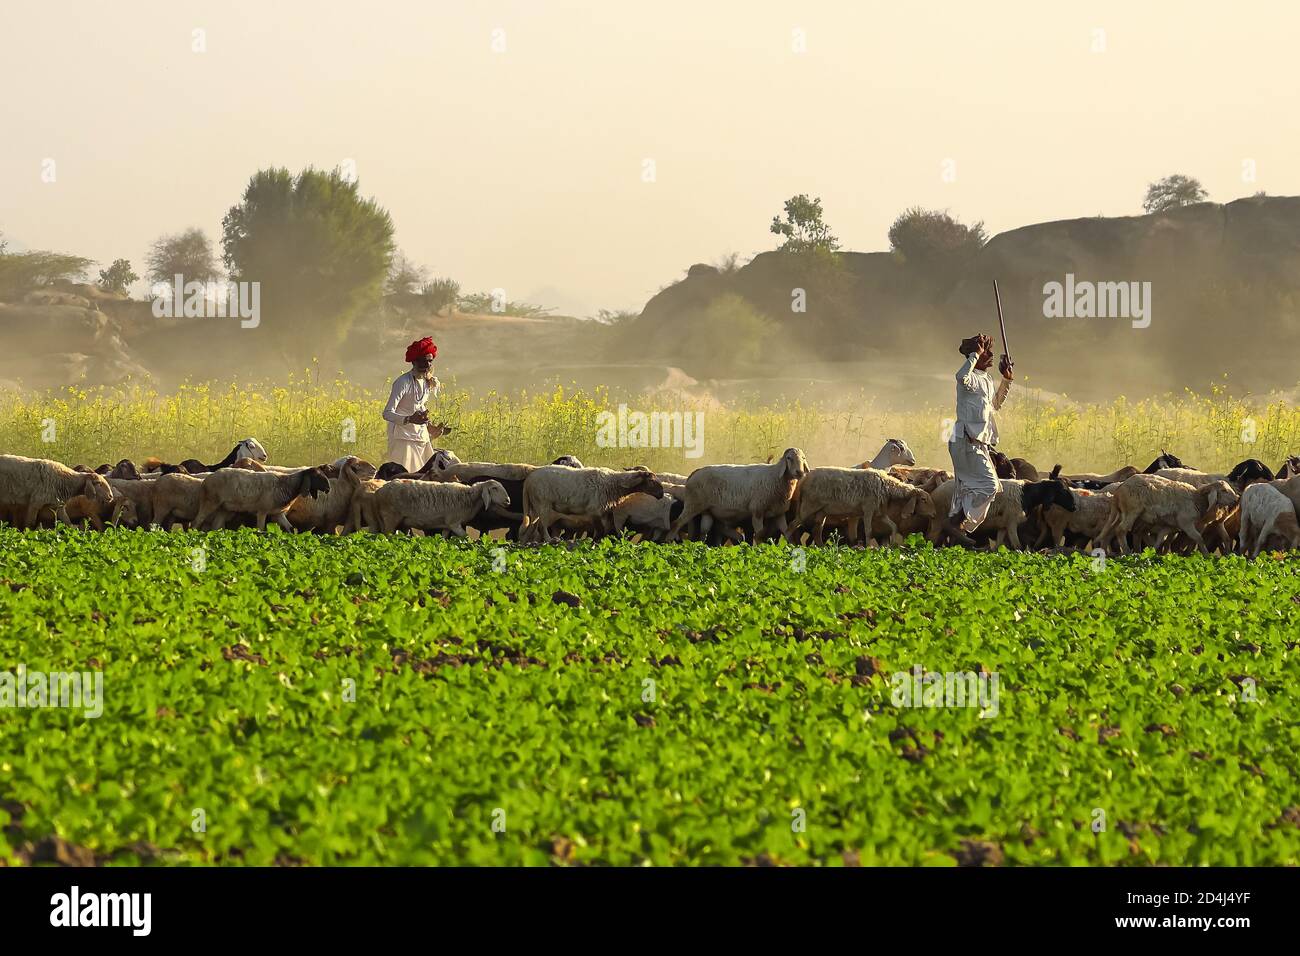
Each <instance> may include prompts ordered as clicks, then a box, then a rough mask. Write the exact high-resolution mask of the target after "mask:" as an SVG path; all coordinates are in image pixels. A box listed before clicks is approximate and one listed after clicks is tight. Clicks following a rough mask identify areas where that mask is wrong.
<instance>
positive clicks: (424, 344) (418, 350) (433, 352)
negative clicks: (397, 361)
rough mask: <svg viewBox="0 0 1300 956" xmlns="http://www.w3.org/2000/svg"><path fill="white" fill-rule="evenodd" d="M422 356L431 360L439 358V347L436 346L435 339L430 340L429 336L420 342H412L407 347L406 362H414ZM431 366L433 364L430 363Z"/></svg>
mask: <svg viewBox="0 0 1300 956" xmlns="http://www.w3.org/2000/svg"><path fill="white" fill-rule="evenodd" d="M422 355H427V356H429V358H431V359H436V358H437V357H438V346H436V345H434V344H433V339H431V338H429V337H428V336H427V335H426V336H425V337H424V338H422V339H419V340H418V341H415V342H412V343H411V344H410V345H408V346H407V347H406V360H407V361H408V362H414V361H415V360H416V359H418V358H419V357H420V356H422ZM430 365H432V363H430Z"/></svg>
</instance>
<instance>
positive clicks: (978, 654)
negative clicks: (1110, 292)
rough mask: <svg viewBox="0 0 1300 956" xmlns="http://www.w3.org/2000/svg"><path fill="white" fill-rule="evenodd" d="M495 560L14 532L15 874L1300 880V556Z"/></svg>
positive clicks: (769, 553)
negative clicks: (969, 698) (71, 867)
mask: <svg viewBox="0 0 1300 956" xmlns="http://www.w3.org/2000/svg"><path fill="white" fill-rule="evenodd" d="M495 548H496V545H495V543H488V542H481V543H468V542H461V541H443V540H441V539H435V538H412V537H406V536H393V537H370V536H365V537H364V538H361V539H351V540H345V539H340V538H319V537H314V536H306V535H296V536H288V535H282V534H278V533H270V534H266V535H261V536H259V535H257V534H255V533H253V532H247V531H240V532H214V533H210V534H207V535H202V534H198V533H173V534H167V533H161V532H125V531H123V532H116V531H108V532H105V533H103V534H99V535H94V534H85V533H82V532H78V531H73V530H69V529H60V530H58V531H51V532H35V533H20V532H15V531H12V530H9V529H0V593H3V594H4V600H3V602H0V671H6V670H8V671H11V672H12V671H14V670H15V668H16V667H17V665H19V664H23V665H25V666H26V668H27V669H28V671H29V672H33V671H41V672H46V673H49V672H55V671H74V670H75V671H89V672H92V673H93V672H99V673H102V675H103V686H104V697H103V701H102V703H103V712H102V715H101V716H99V717H97V718H87V717H86V716H85V715H84V714H83V712H82V711H79V710H76V709H64V708H43V709H40V708H23V709H12V710H8V711H0V714H3V719H0V865H3V864H4V862H6V861H8V862H9V863H11V864H12V863H22V862H27V861H29V860H31V859H33V858H37V859H39V858H42V854H44V855H45V856H47V857H48V856H49V855H52V854H57V855H62V856H64V857H72V858H80V859H84V860H87V861H89V860H90V859H92V858H93V859H94V860H97V861H99V862H113V863H120V864H132V863H140V862H146V863H155V864H157V863H172V864H271V863H281V864H290V863H307V864H417V865H418V864H542V865H545V864H596V865H604V864H611V865H646V864H654V865H666V864H739V863H763V862H767V863H792V864H813V865H830V866H838V865H843V864H846V863H861V864H885V865H940V866H950V865H953V864H955V863H959V862H962V863H977V862H985V863H998V862H1003V863H1008V864H1022V865H1038V864H1110V865H1131V866H1144V865H1154V864H1210V865H1243V864H1279V865H1296V864H1298V863H1300V757H1297V754H1300V706H1298V705H1300V700H1298V699H1297V692H1296V685H1295V681H1294V679H1293V678H1294V669H1295V654H1296V650H1295V648H1296V644H1295V641H1294V635H1295V633H1296V630H1297V626H1298V625H1300V604H1297V602H1296V600H1295V597H1294V596H1295V594H1296V591H1297V579H1296V567H1297V566H1296V565H1295V564H1294V563H1290V562H1283V561H1275V560H1265V561H1260V562H1256V563H1254V564H1248V563H1247V562H1245V561H1243V560H1241V559H1239V558H1235V557H1230V558H1224V559H1218V560H1217V561H1209V560H1205V559H1201V558H1195V557H1194V558H1171V557H1156V556H1153V555H1147V556H1141V557H1134V558H1129V559H1122V560H1118V559H1117V560H1112V561H1108V562H1107V563H1106V565H1105V566H1104V567H1103V568H1102V569H1101V570H1095V569H1094V567H1093V565H1092V563H1091V562H1090V560H1089V559H1087V558H1079V557H1074V558H1057V559H1049V558H1045V557H1042V556H1038V555H1024V554H1012V553H1008V552H1000V553H997V554H967V553H964V552H959V551H956V550H953V549H948V550H943V551H936V550H933V549H930V548H925V547H923V548H920V549H910V548H908V549H895V550H888V551H855V550H845V549H838V548H828V549H825V550H817V551H809V552H807V553H802V554H796V553H794V552H792V551H791V550H790V549H788V548H786V547H782V546H766V545H764V546H757V547H739V548H723V549H713V550H706V549H704V548H701V547H699V546H697V545H682V546H671V547H650V546H637V545H632V544H628V543H626V542H603V543H602V544H600V545H598V546H591V545H589V544H584V545H582V546H578V547H575V548H573V549H571V550H570V549H565V548H551V547H548V548H540V549H525V550H515V549H508V550H505V551H496V550H494V549H495ZM500 555H504V557H505V558H506V560H505V562H504V569H503V570H501V571H499V572H498V571H494V570H493V566H494V561H495V559H496V558H497V557H498V556H500ZM796 558H799V560H798V561H796ZM497 566H498V567H502V565H501V564H499V563H498V564H497ZM918 667H919V668H921V669H922V670H923V671H929V672H936V673H944V672H970V673H975V674H985V675H990V676H992V675H996V677H997V679H998V681H999V682H1000V683H999V687H1000V690H999V695H998V698H997V706H996V708H995V712H988V709H987V708H986V712H985V713H984V715H983V716H982V715H981V711H980V710H979V709H978V708H973V707H963V706H956V707H944V706H939V707H934V706H928V707H919V708H912V707H903V706H899V700H898V698H897V697H896V694H897V690H898V687H899V686H900V685H899V683H898V678H897V677H896V676H895V675H897V674H900V673H901V674H909V673H911V672H912V671H913V669H914V668H918ZM3 680H4V678H3V675H2V674H0V704H3V703H4V701H5V697H4V683H3ZM9 701H10V703H9V706H12V703H13V698H12V696H11V697H10V698H9Z"/></svg>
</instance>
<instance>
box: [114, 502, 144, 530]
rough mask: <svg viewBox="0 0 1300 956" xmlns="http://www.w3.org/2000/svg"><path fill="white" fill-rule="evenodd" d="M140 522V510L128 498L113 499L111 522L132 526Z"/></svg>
mask: <svg viewBox="0 0 1300 956" xmlns="http://www.w3.org/2000/svg"><path fill="white" fill-rule="evenodd" d="M139 523H140V511H139V509H138V508H136V506H135V502H134V501H132V500H131V499H130V498H114V499H113V524H115V525H118V526H122V525H125V526H126V527H128V528H134V527H135V526H136V525H138V524H139Z"/></svg>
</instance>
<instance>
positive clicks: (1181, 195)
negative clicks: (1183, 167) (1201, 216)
mask: <svg viewBox="0 0 1300 956" xmlns="http://www.w3.org/2000/svg"><path fill="white" fill-rule="evenodd" d="M1209 198H1210V194H1209V193H1207V192H1206V191H1205V187H1204V186H1202V185H1201V184H1200V182H1199V181H1198V180H1195V179H1193V178H1191V177H1190V176H1184V175H1182V174H1181V173H1174V175H1172V176H1166V177H1165V178H1164V179H1162V180H1160V181H1159V182H1154V183H1152V184H1151V185H1150V186H1148V187H1147V196H1146V199H1144V200H1142V208H1143V209H1145V210H1146V211H1147V212H1149V213H1152V212H1164V211H1165V210H1167V209H1177V208H1178V207H1179V206H1190V205H1191V204H1192V203H1198V202H1205V200H1207V199H1209Z"/></svg>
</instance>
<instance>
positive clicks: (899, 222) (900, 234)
mask: <svg viewBox="0 0 1300 956" xmlns="http://www.w3.org/2000/svg"><path fill="white" fill-rule="evenodd" d="M986 242H988V235H987V234H986V233H985V232H984V223H983V222H977V223H975V224H974V225H972V226H967V225H965V224H964V223H962V222H960V221H959V220H957V219H955V218H954V217H953V216H951V215H949V213H948V212H947V210H937V209H922V208H921V207H919V206H913V207H912V208H911V209H907V210H904V211H903V213H902V214H901V215H900V216H899V217H898V218H897V219H895V220H894V224H893V225H892V226H890V227H889V247H890V249H892V250H893V251H894V252H896V253H899V254H901V255H902V256H903V258H904V259H906V260H907V262H908V263H909V264H912V265H916V266H920V267H922V268H930V267H936V266H937V267H944V268H960V267H961V266H964V265H966V263H968V262H969V261H970V260H971V259H973V258H974V257H975V255H976V254H977V253H978V252H979V251H980V249H982V248H983V247H984V243H986Z"/></svg>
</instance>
